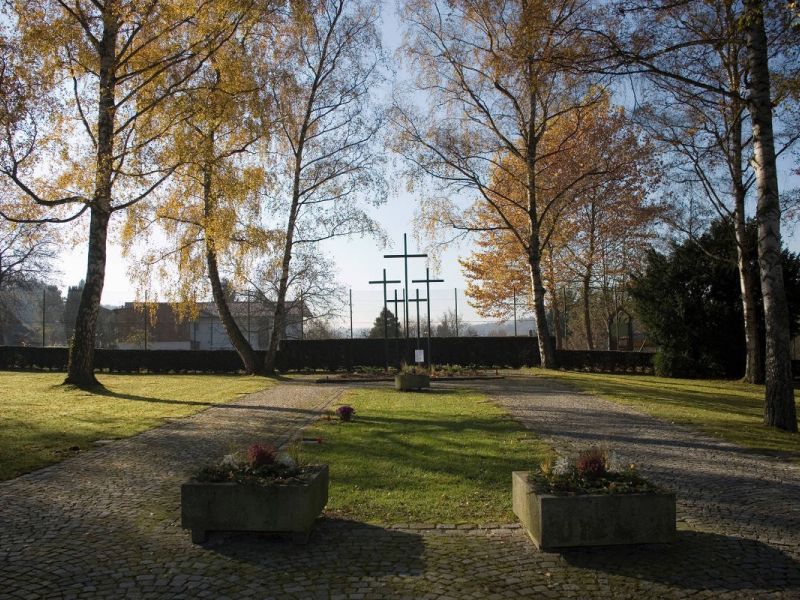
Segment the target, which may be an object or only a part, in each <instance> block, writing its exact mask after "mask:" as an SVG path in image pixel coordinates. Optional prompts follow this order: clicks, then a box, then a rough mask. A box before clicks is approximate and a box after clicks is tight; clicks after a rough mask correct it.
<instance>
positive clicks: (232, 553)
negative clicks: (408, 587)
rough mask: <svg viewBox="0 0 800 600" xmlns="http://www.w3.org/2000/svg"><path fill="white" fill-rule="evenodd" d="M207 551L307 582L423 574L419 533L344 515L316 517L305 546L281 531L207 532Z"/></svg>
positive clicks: (266, 575)
mask: <svg viewBox="0 0 800 600" xmlns="http://www.w3.org/2000/svg"><path fill="white" fill-rule="evenodd" d="M203 547H204V548H206V549H207V550H209V551H211V552H213V553H215V554H218V555H221V556H224V557H227V558H228V559H232V560H234V561H236V562H237V563H242V562H246V563H250V564H252V565H255V566H257V567H259V568H260V569H263V573H264V577H265V578H269V577H270V576H271V574H285V573H287V572H288V573H295V574H296V573H302V574H303V576H304V578H306V579H308V580H310V581H319V580H320V579H327V578H328V577H331V576H334V575H335V576H336V578H337V579H338V580H341V581H347V578H348V577H357V578H361V577H363V576H364V574H366V573H369V575H370V576H372V577H387V576H419V575H421V574H423V573H424V572H425V560H424V558H423V552H424V550H425V545H424V542H423V538H422V536H420V535H418V534H414V533H409V532H404V531H398V530H394V529H386V528H383V527H378V526H375V525H368V524H366V523H361V522H358V521H349V520H345V519H328V518H319V519H317V521H316V523H315V525H314V529H313V530H312V532H311V537H310V539H309V541H308V544H305V545H298V544H292V543H291V542H289V541H287V540H286V539H285V538H284V537H282V536H280V535H270V534H256V533H244V532H217V533H213V532H212V533H210V534H209V536H208V541H207V542H206V543H205V544H204V545H203Z"/></svg>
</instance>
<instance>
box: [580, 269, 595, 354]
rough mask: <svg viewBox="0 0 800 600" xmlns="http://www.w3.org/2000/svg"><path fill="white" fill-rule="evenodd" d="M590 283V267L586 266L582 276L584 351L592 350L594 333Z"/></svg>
mask: <svg viewBox="0 0 800 600" xmlns="http://www.w3.org/2000/svg"><path fill="white" fill-rule="evenodd" d="M591 282H592V267H591V265H587V266H586V272H585V273H584V275H583V327H584V329H586V349H587V350H594V333H593V332H592V311H591V310H590V306H589V300H590V296H589V293H590V285H591Z"/></svg>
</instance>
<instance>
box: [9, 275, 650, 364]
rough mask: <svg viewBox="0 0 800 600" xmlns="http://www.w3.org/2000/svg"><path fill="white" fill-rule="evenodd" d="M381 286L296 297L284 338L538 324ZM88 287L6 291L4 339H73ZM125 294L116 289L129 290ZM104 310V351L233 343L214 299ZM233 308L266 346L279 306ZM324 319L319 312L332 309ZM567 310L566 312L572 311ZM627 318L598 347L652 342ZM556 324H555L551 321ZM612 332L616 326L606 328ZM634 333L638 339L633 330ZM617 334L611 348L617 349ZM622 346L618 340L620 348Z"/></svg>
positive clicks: (576, 316)
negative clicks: (331, 297) (324, 299)
mask: <svg viewBox="0 0 800 600" xmlns="http://www.w3.org/2000/svg"><path fill="white" fill-rule="evenodd" d="M381 288H382V286H380V285H376V286H373V287H370V288H364V289H352V290H347V291H345V293H344V294H342V295H341V297H342V298H343V302H339V304H338V305H337V306H336V307H334V309H333V310H332V307H330V306H322V307H320V306H314V305H313V304H311V303H306V302H305V301H303V300H302V299H301V298H290V299H289V303H288V304H289V306H288V308H289V313H288V317H287V323H286V327H285V330H284V332H283V334H282V337H283V338H285V339H342V338H350V337H353V338H370V337H371V338H376V337H377V338H383V337H384V318H383V310H384V306H385V307H386V309H387V311H388V312H387V313H386V324H385V331H386V333H387V334H388V337H390V338H394V337H400V338H405V337H408V338H416V337H417V336H419V337H420V338H426V337H427V336H428V329H429V324H430V334H431V337H479V336H481V337H505V336H509V337H510V336H518V337H521V336H526V337H527V336H535V333H536V325H535V321H534V320H533V318H532V316H531V314H530V311H529V310H528V308H527V305H526V304H525V303H524V301H523V300H522V299H519V300H518V302H517V303H513V302H509V303H508V306H506V307H505V308H506V312H507V314H508V316H509V318H508V319H506V320H499V319H487V318H482V317H480V316H479V315H478V314H477V313H476V311H475V310H474V309H473V308H472V307H471V306H470V305H469V302H468V298H467V297H466V295H465V294H464V291H463V290H461V289H455V288H446V287H444V286H443V285H442V284H437V285H436V286H431V289H430V297H428V291H427V290H426V287H425V286H424V285H422V286H419V285H417V284H414V285H413V286H410V288H409V293H408V296H409V301H408V302H405V301H404V298H405V289H404V288H403V287H402V286H400V285H394V286H388V287H387V290H386V303H385V304H384V294H383V290H382V289H381ZM80 293H81V290H80V288H78V287H72V288H69V289H68V290H67V292H66V293H64V292H63V291H62V290H60V289H59V288H57V287H55V286H49V285H44V284H31V285H29V286H27V287H25V288H17V289H11V290H3V291H0V345H5V346H35V347H52V346H66V345H68V341H69V339H70V338H71V336H72V331H73V328H74V323H75V318H76V315H77V309H78V303H79V300H80ZM126 295H127V294H126V293H122V294H120V293H116V294H113V296H114V297H118V298H119V297H125V296H126ZM130 297H131V300H129V301H125V302H122V303H118V304H116V305H106V304H103V306H102V307H101V309H100V313H99V315H98V321H97V340H96V346H97V347H98V348H109V349H142V350H147V349H149V350H190V349H191V350H225V349H230V348H231V343H230V341H229V339H228V336H227V334H226V332H225V328H224V326H223V324H222V322H221V320H220V318H219V314H218V313H217V309H216V306H215V305H214V303H213V302H211V301H210V300H209V301H204V302H199V303H197V304H196V305H195V306H194V307H192V310H190V311H189V312H188V313H184V312H181V311H179V310H178V309H177V308H176V307H174V306H173V305H171V304H169V303H165V302H141V301H136V300H135V299H134V298H133V293H132V292H131V293H130ZM229 307H230V310H231V312H232V314H233V317H234V319H235V320H236V322H237V324H238V326H239V328H240V329H241V331H242V333H243V334H244V335H245V337H246V338H247V339H248V340H249V341H250V343H251V345H252V346H253V347H254V348H255V349H257V350H263V349H266V348H267V346H268V344H269V339H270V336H271V334H272V328H273V320H274V311H275V305H274V302H272V301H271V300H270V299H268V298H264V297H263V296H261V297H259V296H258V295H257V294H256V293H255V292H253V291H250V290H241V291H239V292H237V293H234V294H232V297H231V301H230V303H229ZM323 313H324V316H319V315H320V314H323ZM564 315H566V318H564ZM623 320H624V319H618V320H617V321H616V322H615V323H613V328H606V327H605V324H603V323H598V331H597V332H596V333H595V336H596V340H595V342H596V347H597V348H598V349H626V347H627V348H628V349H631V346H632V347H633V348H632V349H634V350H642V349H650V348H649V347H648V346H647V344H646V342H647V340H646V335H645V334H644V333H643V332H641V331H639V330H638V329H636V330H635V331H634V328H629V327H628V324H627V323H626V322H623ZM550 325H551V331H553V328H552V325H553V324H552V323H551V324H550ZM559 326H560V328H561V330H560V332H559V333H561V332H562V331H563V332H564V333H566V336H560V337H562V339H563V347H564V348H570V349H585V340H584V339H583V338H582V337H581V336H583V322H582V316H581V314H580V307H579V306H578V305H577V304H572V305H569V306H567V310H566V312H564V311H563V310H562V312H561V318H560V321H559ZM606 329H608V331H606ZM631 331H633V337H632V339H631V341H630V342H629V339H628V338H629V336H630V333H631ZM609 340H610V341H611V343H612V347H609ZM613 344H616V346H613Z"/></svg>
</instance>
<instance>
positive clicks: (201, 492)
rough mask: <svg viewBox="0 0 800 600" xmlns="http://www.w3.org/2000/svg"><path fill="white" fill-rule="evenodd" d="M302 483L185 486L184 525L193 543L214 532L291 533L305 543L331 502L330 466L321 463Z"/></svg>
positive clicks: (182, 525)
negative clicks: (316, 520) (326, 505)
mask: <svg viewBox="0 0 800 600" xmlns="http://www.w3.org/2000/svg"><path fill="white" fill-rule="evenodd" d="M315 469H316V471H315V472H314V473H313V474H312V475H311V476H310V477H309V479H308V480H307V481H305V482H302V483H288V484H273V485H265V486H259V485H243V484H238V483H233V482H230V483H229V482H225V483H205V482H198V481H190V482H188V483H184V484H183V485H182V486H181V527H183V528H184V529H191V531H192V542H194V543H196V544H199V543H201V542H203V541H205V538H206V532H208V531H264V532H275V533H289V534H291V535H292V539H293V541H295V542H299V543H305V542H306V541H308V536H309V534H310V533H311V526H312V525H313V524H314V520H315V519H316V518H317V516H319V514H320V513H321V512H322V509H323V508H324V507H325V504H326V503H327V501H328V465H318V466H316V467H315Z"/></svg>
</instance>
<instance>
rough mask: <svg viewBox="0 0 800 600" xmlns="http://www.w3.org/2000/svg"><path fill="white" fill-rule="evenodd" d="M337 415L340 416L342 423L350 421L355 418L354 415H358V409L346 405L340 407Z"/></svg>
mask: <svg viewBox="0 0 800 600" xmlns="http://www.w3.org/2000/svg"><path fill="white" fill-rule="evenodd" d="M336 414H337V415H339V418H340V419H341V420H342V421H350V420H351V419H352V418H353V415H354V414H356V409H355V408H353V407H352V406H349V405H347V404H345V405H344V406H340V407H339V408H337V409H336Z"/></svg>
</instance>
